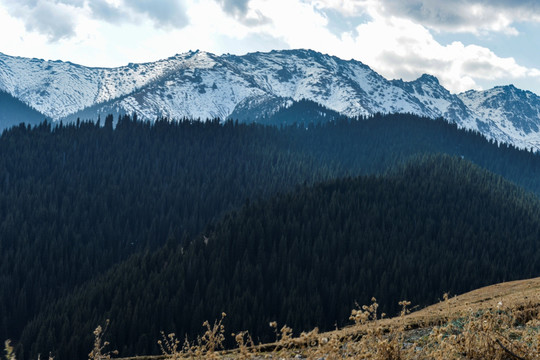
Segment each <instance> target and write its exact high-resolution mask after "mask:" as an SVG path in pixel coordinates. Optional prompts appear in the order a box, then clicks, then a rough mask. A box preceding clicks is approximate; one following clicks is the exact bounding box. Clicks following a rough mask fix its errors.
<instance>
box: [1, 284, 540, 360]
mask: <svg viewBox="0 0 540 360" xmlns="http://www.w3.org/2000/svg"><path fill="white" fill-rule="evenodd" d="M399 304H400V305H401V306H402V311H401V314H400V316H398V317H395V318H389V319H386V318H384V314H380V315H379V314H378V312H377V310H378V304H377V302H376V300H375V299H372V304H370V305H364V306H362V307H359V308H358V309H354V310H353V311H352V312H351V316H350V319H351V320H352V321H353V322H354V325H352V326H349V327H346V328H343V329H340V330H335V331H331V332H326V333H319V331H318V329H314V330H312V331H311V332H309V333H302V334H301V335H300V336H299V337H293V336H292V329H291V328H289V327H287V326H282V327H278V324H277V323H275V322H272V323H270V326H271V327H272V328H273V329H274V331H275V332H276V341H275V342H274V343H270V344H259V345H255V344H254V343H253V341H252V339H251V337H250V336H249V333H247V332H245V331H244V332H240V333H237V334H232V336H233V338H234V339H235V340H236V343H237V348H236V349H233V350H223V343H224V341H225V337H226V333H225V327H224V325H223V320H224V318H225V316H226V314H225V313H223V314H222V317H221V319H219V320H216V321H215V322H214V323H213V324H210V323H209V322H205V323H204V324H203V327H204V328H205V330H206V331H205V332H204V334H203V335H201V336H199V337H198V338H197V339H196V340H195V341H191V342H190V341H189V340H188V339H187V338H186V339H185V340H184V341H183V342H181V341H180V340H178V338H177V337H176V335H175V334H168V335H165V334H162V339H161V340H159V341H158V344H159V346H160V348H161V351H162V353H163V354H162V355H160V356H139V357H131V358H121V359H120V360H162V359H163V360H168V359H172V360H179V359H214V360H217V359H231V360H247V359H299V358H301V359H326V360H333V359H373V360H400V359H403V360H406V359H411V360H412V359H434V360H438V359H471V360H475V359H478V360H480V359H496V360H503V359H511V360H536V359H540V278H535V279H527V280H520V281H512V282H506V283H501V284H496V285H492V286H487V287H484V288H481V289H478V290H474V291H471V292H468V293H466V294H463V295H459V296H454V297H449V296H448V295H447V294H444V296H443V300H442V301H441V302H439V303H438V304H435V305H432V306H429V307H427V308H425V309H422V310H419V311H416V312H413V313H410V312H409V306H410V305H411V304H410V302H408V301H402V302H400V303H399ZM107 325H108V323H107V324H106V325H105V327H104V328H102V327H101V326H98V327H97V329H96V330H95V332H94V336H95V343H94V347H93V349H92V351H91V352H90V354H89V359H90V360H110V359H111V358H112V355H114V354H116V352H115V351H105V350H104V349H105V347H107V346H108V345H109V343H108V342H106V341H104V340H103V337H104V334H105V331H106V328H107ZM4 356H5V358H6V359H7V360H15V356H14V352H13V347H12V346H11V345H10V342H9V340H8V341H6V343H5V355H4ZM49 359H52V357H51V356H49Z"/></svg>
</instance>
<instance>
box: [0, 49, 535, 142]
mask: <svg viewBox="0 0 540 360" xmlns="http://www.w3.org/2000/svg"><path fill="white" fill-rule="evenodd" d="M0 89H2V90H4V91H6V92H8V93H10V94H11V95H12V96H14V97H16V98H18V99H19V100H21V101H23V102H25V103H26V104H28V105H30V106H31V107H33V108H35V109H37V110H38V111H40V112H41V113H43V114H45V115H46V116H48V117H50V118H52V119H53V120H66V121H69V120H71V121H73V120H75V119H76V118H77V117H83V118H84V117H86V118H93V119H95V118H97V116H98V114H101V115H102V116H104V115H106V114H108V113H113V114H125V113H128V114H131V113H137V114H138V115H139V118H141V119H144V120H150V121H153V120H155V119H156V118H157V117H160V116H165V117H168V118H173V119H181V118H185V117H187V118H194V119H197V118H200V119H207V118H220V119H226V118H230V117H233V118H234V117H237V116H243V117H244V119H240V120H247V119H251V120H253V119H256V118H258V117H260V116H262V115H264V113H266V115H271V114H272V113H273V112H275V111H277V110H278V109H279V108H281V107H283V106H284V104H289V105H290V103H292V102H298V101H300V100H303V99H307V100H311V101H314V102H317V103H319V104H321V105H323V106H325V107H327V108H329V109H330V110H333V111H336V112H339V113H341V114H343V115H345V116H349V117H356V116H369V115H373V114H375V113H412V114H416V115H420V116H426V117H430V118H438V117H443V118H445V119H446V120H447V121H449V122H452V123H456V124H457V125H458V126H459V127H463V128H466V129H469V130H474V131H478V132H480V133H482V134H483V135H484V136H486V137H487V138H489V139H493V140H497V141H498V142H505V143H510V144H513V145H515V146H518V147H520V148H534V149H540V97H539V96H538V95H536V94H534V93H532V92H530V91H524V90H519V89H517V88H515V87H514V86H513V85H507V86H503V87H494V88H492V89H488V90H482V91H476V90H469V91H467V92H463V93H460V94H453V93H451V92H450V91H448V90H447V89H446V88H444V87H443V86H442V85H441V84H440V82H439V80H438V79H437V78H436V77H434V76H433V75H429V74H423V75H422V76H420V77H419V78H418V79H416V80H413V81H403V80H388V79H386V78H384V77H383V76H381V75H380V74H378V73H377V72H375V71H374V70H372V69H371V68H370V67H369V66H368V65H366V64H363V63H362V62H360V61H358V60H354V59H351V60H343V59H340V58H338V57H336V56H331V55H327V54H322V53H319V52H316V51H313V50H306V49H294V50H272V51H270V52H254V53H248V54H246V55H231V54H224V55H219V56H218V55H215V54H212V53H209V52H205V51H199V50H197V51H189V52H186V53H183V54H176V55H174V56H171V57H169V58H167V59H162V60H158V61H155V62H147V63H138V64H134V63H129V64H128V65H126V66H120V67H114V68H105V67H86V66H82V65H77V64H73V63H70V62H62V61H59V60H55V61H47V60H41V59H29V58H22V57H13V56H9V55H5V54H2V53H0Z"/></svg>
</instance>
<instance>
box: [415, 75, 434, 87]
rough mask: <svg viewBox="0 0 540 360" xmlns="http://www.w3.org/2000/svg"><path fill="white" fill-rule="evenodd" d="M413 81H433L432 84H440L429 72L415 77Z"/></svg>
mask: <svg viewBox="0 0 540 360" xmlns="http://www.w3.org/2000/svg"><path fill="white" fill-rule="evenodd" d="M415 82H424V83H433V84H437V85H440V83H439V79H437V78H436V77H435V76H433V75H430V74H422V76H420V77H419V78H418V79H416V80H415Z"/></svg>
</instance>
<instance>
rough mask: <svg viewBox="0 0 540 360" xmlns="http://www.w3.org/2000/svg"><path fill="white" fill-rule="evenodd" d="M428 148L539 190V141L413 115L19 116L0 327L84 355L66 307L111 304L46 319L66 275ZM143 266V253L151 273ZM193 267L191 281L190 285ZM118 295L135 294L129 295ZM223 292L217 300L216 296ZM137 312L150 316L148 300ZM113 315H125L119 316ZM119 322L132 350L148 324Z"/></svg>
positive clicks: (78, 276)
mask: <svg viewBox="0 0 540 360" xmlns="http://www.w3.org/2000/svg"><path fill="white" fill-rule="evenodd" d="M305 105H306V106H308V105H309V104H305ZM113 120H114V121H113ZM102 121H103V119H102ZM113 122H114V123H117V124H116V126H115V127H113ZM426 153H447V154H451V155H457V156H458V157H460V158H461V157H463V158H464V159H465V160H471V161H473V162H475V163H476V164H479V165H480V166H482V167H485V168H487V169H489V170H491V171H493V172H495V173H498V174H501V175H503V176H504V177H506V178H508V179H510V180H512V181H514V182H515V183H517V184H520V185H521V186H523V187H525V188H526V189H529V190H532V191H534V192H536V193H537V194H538V193H540V157H539V156H538V155H536V154H533V153H531V152H527V151H519V150H517V149H515V148H512V147H509V146H506V145H504V146H499V145H498V144H495V143H492V142H488V141H486V140H485V139H484V138H483V137H481V136H479V135H478V134H475V133H471V132H466V131H462V130H459V129H457V128H456V127H455V126H453V125H450V124H448V123H446V122H444V121H442V120H440V121H433V120H429V119H425V118H419V117H416V116H412V115H388V116H375V117H373V118H367V119H364V118H361V119H354V120H348V119H338V120H337V121H333V122H329V123H324V124H322V123H318V122H317V121H314V122H313V124H312V125H309V126H307V127H306V126H305V125H304V124H303V125H302V126H295V125H292V126H287V127H283V128H281V129H278V128H275V127H265V126H262V125H256V124H238V123H234V122H232V121H228V122H225V123H220V122H219V121H217V120H216V121H208V122H198V121H187V120H186V121H180V122H169V121H167V120H165V119H162V120H159V121H156V122H155V123H152V124H150V123H142V122H138V121H136V119H134V118H131V117H129V116H123V117H121V118H120V119H119V120H116V119H113V118H112V117H107V118H106V119H104V121H103V122H101V123H100V122H98V124H94V123H90V122H82V123H81V122H77V123H74V124H70V125H62V124H58V125H55V126H52V125H51V124H50V123H43V124H41V125H39V126H34V127H31V126H16V127H14V128H12V129H10V130H8V131H6V132H4V133H3V135H2V136H1V137H0V154H1V156H0V214H1V217H0V289H2V291H0V338H12V339H13V340H14V341H16V342H17V341H19V340H21V341H22V345H23V346H22V347H20V348H19V349H24V350H25V352H24V354H23V353H19V355H20V358H28V357H32V358H35V357H36V356H37V352H36V351H37V350H36V351H34V350H35V349H38V348H39V349H40V351H48V350H51V348H50V347H52V346H53V345H50V344H58V347H57V346H56V345H54V348H55V349H58V350H59V352H58V354H59V355H62V356H60V358H61V359H63V358H64V357H65V356H66V354H70V357H69V358H73V357H72V356H71V355H73V356H75V354H76V355H77V356H80V354H83V355H84V354H86V353H87V348H88V344H86V343H84V342H83V341H82V340H81V339H82V337H81V336H83V335H77V336H73V337H71V338H69V339H65V338H64V337H63V336H64V335H65V334H66V333H65V332H62V331H63V330H62V328H64V330H66V331H67V329H70V328H69V324H70V323H71V322H70V321H72V320H73V319H75V318H76V319H77V322H78V323H79V325H80V326H79V330H80V331H81V334H82V333H84V334H85V335H84V336H89V335H90V334H91V332H90V331H83V330H86V329H87V328H88V327H90V328H91V327H93V326H95V323H94V321H93V320H94V319H97V318H98V317H100V316H104V314H109V315H110V316H111V317H113V318H114V317H115V316H114V313H115V311H112V310H111V306H112V303H110V302H107V301H106V297H105V296H103V297H102V299H101V300H96V302H91V303H90V306H91V307H92V309H94V310H92V311H95V313H93V314H92V317H91V318H85V317H84V316H86V315H84V316H83V311H81V313H80V314H72V315H70V316H74V318H70V319H71V320H70V319H66V318H65V316H67V315H65V313H64V312H63V311H60V312H59V313H57V314H56V315H58V316H60V317H61V322H62V323H63V324H65V325H61V327H60V328H58V327H57V326H56V325H55V326H54V327H49V326H44V325H43V324H44V322H43V321H44V320H43V319H47V321H57V320H58V318H55V319H52V318H50V313H47V312H44V311H45V310H46V308H48V307H49V306H52V304H54V303H55V302H56V301H57V300H59V299H67V298H68V297H69V299H72V298H71V297H70V294H71V293H72V291H74V290H75V289H78V290H77V291H78V292H82V291H85V289H86V288H87V287H88V288H89V286H90V285H89V283H90V282H92V281H97V280H95V279H96V277H97V276H99V275H100V274H104V273H106V272H107V271H108V270H109V269H111V267H113V266H116V265H118V264H121V263H122V262H123V261H125V260H127V259H129V258H130V257H131V256H135V255H141V254H146V253H148V254H149V255H148V256H154V255H152V254H154V252H155V251H158V253H156V254H160V252H159V251H161V254H163V251H165V255H162V256H166V254H167V252H168V251H172V250H170V249H174V248H175V246H176V245H177V244H182V245H184V246H185V244H186V243H187V242H188V241H190V240H191V239H193V237H194V236H196V235H197V234H199V233H200V232H201V231H202V230H203V229H205V228H207V226H209V225H211V224H214V225H215V224H216V223H217V222H218V221H220V220H221V219H222V218H223V216H224V215H225V214H227V213H228V212H230V211H234V210H237V209H238V208H239V207H240V206H241V205H242V204H244V203H245V202H248V201H249V202H251V203H254V202H256V201H258V199H263V200H264V199H266V200H267V199H269V198H272V197H273V196H275V195H276V194H279V193H284V192H290V191H292V190H294V189H295V188H296V187H303V186H309V185H312V184H314V183H316V182H321V181H329V180H331V179H336V178H341V177H345V176H357V175H360V174H384V173H385V172H387V171H388V169H389V168H392V167H395V166H396V165H397V164H401V163H403V162H406V161H407V160H408V159H410V158H411V157H417V156H419V155H421V154H426ZM163 246H168V248H167V249H169V250H164V248H163ZM156 256H157V255H156ZM134 259H142V258H139V257H137V256H136V257H135V258H134ZM145 259H146V258H145ZM160 259H161V258H160ZM130 261H137V260H130ZM141 261H143V260H141ZM144 261H146V260H144ZM165 262H167V261H165ZM141 266H142V265H141ZM153 266H154V265H152V266H150V265H149V266H148V267H147V268H148V269H149V270H148V271H149V274H151V272H152V271H153V270H151V269H153ZM238 271H240V270H238ZM134 273H135V272H134ZM127 275H128V274H126V276H127ZM149 276H150V275H149ZM177 276H180V275H177ZM201 276H203V275H201ZM129 280H131V279H130V278H129ZM201 281H202V280H201ZM201 281H199V287H198V288H195V289H199V290H198V291H199V292H200V291H202V290H201V286H203V285H202V283H201ZM253 281H255V280H253ZM105 283H107V284H109V281H108V280H107V281H105ZM147 283H148V284H149V285H148V286H152V290H153V292H152V294H151V296H150V293H148V294H146V295H145V296H146V297H147V298H146V299H145V304H144V306H142V305H141V304H140V303H139V304H138V306H137V307H136V308H133V311H137V312H143V311H147V310H146V309H149V308H150V307H153V306H154V305H156V303H154V301H157V300H158V299H159V294H160V293H161V297H162V298H163V299H169V297H170V296H171V292H172V291H175V290H174V288H171V289H168V290H166V289H164V288H162V287H160V285H159V284H158V283H157V282H154V281H148V282H147ZM111 291H112V292H114V291H116V290H111ZM156 294H157V295H156ZM370 295H371V294H370ZM141 296H142V295H141ZM125 300H126V301H128V302H129V301H131V305H132V306H135V300H134V299H127V298H126V299H125ZM61 301H73V300H61ZM163 301H169V300H163ZM237 301H247V300H245V299H244V300H241V299H238V300H237ZM387 301H388V302H393V300H387ZM115 304H116V305H115V306H120V305H122V306H123V304H124V303H118V304H117V303H115ZM221 304H222V303H221V302H220V301H218V300H216V302H215V308H216V309H218V308H219V307H220V305H221ZM191 305H193V307H190V312H193V313H198V314H201V317H212V316H213V315H212V314H206V312H205V313H203V308H202V307H199V303H193V304H191ZM76 306H80V308H81V309H85V306H83V305H81V304H78V305H76ZM201 306H202V305H201ZM205 306H206V305H205ZM128 308H129V306H128ZM205 309H206V308H205ZM205 311H206V310H205ZM336 311H337V310H336ZM46 314H48V315H46ZM336 314H337V312H336ZM42 316H43V317H42ZM141 316H148V317H149V318H153V315H152V314H147V313H146V312H145V313H144V314H143V313H141ZM303 316H305V317H306V318H305V320H306V322H302V324H306V326H307V325H309V324H312V323H314V322H309V321H311V320H309V321H307V319H308V318H309V319H311V315H310V314H307V313H306V314H304V315H303ZM329 316H330V315H329ZM34 318H36V321H35V322H32V323H30V321H31V320H32V319H34ZM167 318H169V317H167ZM37 319H41V320H37ZM171 319H172V317H171ZM193 319H197V318H196V317H194V318H193ZM253 319H255V318H253ZM116 320H117V321H126V324H127V321H128V320H129V319H127V318H126V319H118V318H117V319H116ZM257 320H258V319H257ZM336 320H341V317H336ZM193 321H194V323H191V322H190V325H189V329H195V328H198V325H199V323H198V320H196V321H195V320H193ZM255 321H256V320H253V323H255ZM143 323H144V321H141V322H140V324H143ZM55 324H57V323H55ZM297 324H300V322H295V323H294V325H297ZM169 325H170V324H169ZM85 326H86V327H87V328H85ZM126 326H127V325H126ZM129 326H133V329H137V330H141V331H137V332H135V330H133V331H132V332H131V333H130V334H131V335H130V334H127V335H125V336H126V337H125V338H124V339H123V340H122V339H120V340H119V341H118V343H119V344H122V345H121V346H124V345H125V346H126V347H125V350H126V353H128V352H134V351H139V350H138V349H139V348H136V347H133V346H132V345H129V344H133V343H132V339H135V338H137V339H139V338H138V336H139V334H141V335H143V334H150V333H151V330H152V329H153V328H152V329H150V328H148V329H142V327H139V328H140V329H139V328H138V327H137V325H132V324H130V325H129ZM153 326H155V327H156V328H162V327H163V328H170V327H172V325H171V326H168V325H166V324H165V325H162V324H160V323H156V324H155V325H153ZM117 329H118V328H117ZM145 331H148V332H145ZM190 331H191V330H190ZM23 332H24V334H23ZM60 333H62V334H64V335H62V336H60V335H59V334H60ZM62 339H64V340H62ZM63 341H69V342H70V344H71V345H69V346H67V345H66V344H65V343H63ZM154 342H155V338H154V337H150V336H147V338H146V340H144V341H143V340H140V342H139V345H137V346H140V347H141V349H142V350H145V349H150V348H151V347H152V346H153V345H154ZM30 344H34V346H35V347H34V348H33V349H34V350H30V349H31V346H30ZM43 344H46V347H48V349H44V348H43V347H41V346H42V345H43ZM85 344H86V345H85ZM144 344H146V345H144ZM119 346H120V345H119ZM142 350H140V351H142ZM44 353H46V352H44ZM60 358H59V359H60Z"/></svg>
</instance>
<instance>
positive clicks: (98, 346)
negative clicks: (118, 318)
mask: <svg viewBox="0 0 540 360" xmlns="http://www.w3.org/2000/svg"><path fill="white" fill-rule="evenodd" d="M108 327H109V319H107V320H106V321H105V327H101V325H99V326H98V327H97V328H96V330H94V348H93V349H92V351H91V352H90V354H88V358H89V359H90V360H110V359H111V357H112V355H117V354H118V351H116V350H112V351H107V352H103V350H104V349H105V348H106V347H107V346H109V342H108V341H103V337H104V335H105V332H106V331H107V328H108Z"/></svg>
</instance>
